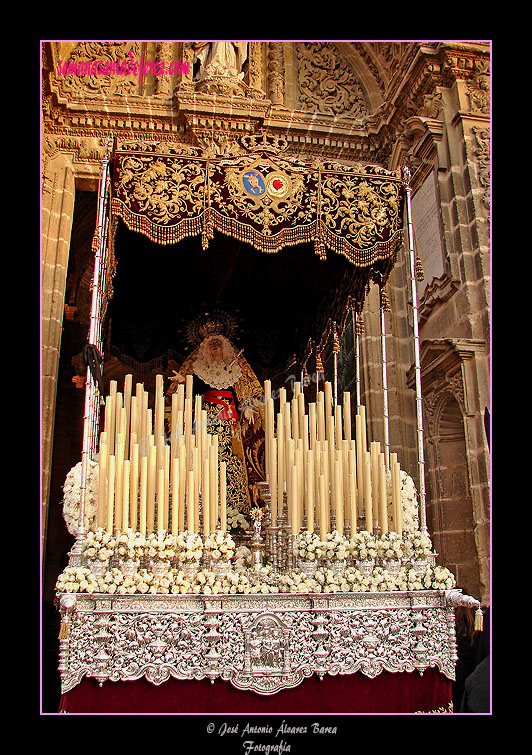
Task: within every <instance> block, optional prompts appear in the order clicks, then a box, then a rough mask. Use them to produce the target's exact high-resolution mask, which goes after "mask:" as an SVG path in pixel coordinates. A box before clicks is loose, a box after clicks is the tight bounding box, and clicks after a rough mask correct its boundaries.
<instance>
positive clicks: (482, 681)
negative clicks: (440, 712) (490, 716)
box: [460, 655, 491, 713]
mask: <svg viewBox="0 0 532 755" xmlns="http://www.w3.org/2000/svg"><path fill="white" fill-rule="evenodd" d="M490 672H491V664H490V656H489V655H487V656H486V657H485V658H484V660H483V661H481V662H480V663H479V664H478V666H477V667H476V669H475V670H474V671H473V673H472V674H469V676H468V677H467V679H466V680H465V683H464V694H463V696H462V704H461V706H460V713H490V712H491V711H490V703H491V679H490Z"/></svg>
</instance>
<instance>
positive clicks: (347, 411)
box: [344, 391, 351, 440]
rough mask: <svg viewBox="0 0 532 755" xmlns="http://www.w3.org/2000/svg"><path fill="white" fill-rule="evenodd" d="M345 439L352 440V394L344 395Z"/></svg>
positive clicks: (346, 393)
mask: <svg viewBox="0 0 532 755" xmlns="http://www.w3.org/2000/svg"><path fill="white" fill-rule="evenodd" d="M344 438H345V439H346V440H351V394H350V393H349V392H348V391H346V392H345V393H344Z"/></svg>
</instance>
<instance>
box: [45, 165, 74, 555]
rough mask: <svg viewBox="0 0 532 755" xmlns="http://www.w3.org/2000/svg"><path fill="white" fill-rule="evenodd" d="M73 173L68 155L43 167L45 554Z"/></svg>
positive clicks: (70, 228) (71, 213) (72, 201)
mask: <svg viewBox="0 0 532 755" xmlns="http://www.w3.org/2000/svg"><path fill="white" fill-rule="evenodd" d="M74 196H75V185H74V171H73V167H72V159H71V156H70V155H66V154H62V153H57V154H55V155H53V156H52V157H50V158H49V159H48V161H47V163H46V165H45V169H44V177H43V201H42V311H41V326H42V375H41V379H42V475H43V477H42V517H43V555H44V546H45V542H46V523H47V518H48V497H49V486H50V472H51V466H52V449H53V434H54V416H55V403H56V393H57V374H58V369H59V355H60V350H61V333H62V328H63V313H64V307H65V289H66V279H67V270H68V256H69V248H70V234H71V231H72V219H73V214H74Z"/></svg>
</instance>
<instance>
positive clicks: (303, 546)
mask: <svg viewBox="0 0 532 755" xmlns="http://www.w3.org/2000/svg"><path fill="white" fill-rule="evenodd" d="M322 551H323V545H322V542H321V540H320V538H319V536H318V535H317V534H316V533H315V532H310V531H309V530H305V531H304V532H300V533H299V534H298V535H296V538H295V541H294V553H295V554H296V556H297V557H298V558H300V559H302V560H303V561H317V560H318V559H319V558H320V557H321V555H322Z"/></svg>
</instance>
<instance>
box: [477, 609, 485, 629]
mask: <svg viewBox="0 0 532 755" xmlns="http://www.w3.org/2000/svg"><path fill="white" fill-rule="evenodd" d="M483 625H484V614H483V613H482V609H481V608H480V606H479V607H478V608H477V610H476V611H475V632H482V627H483Z"/></svg>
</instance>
